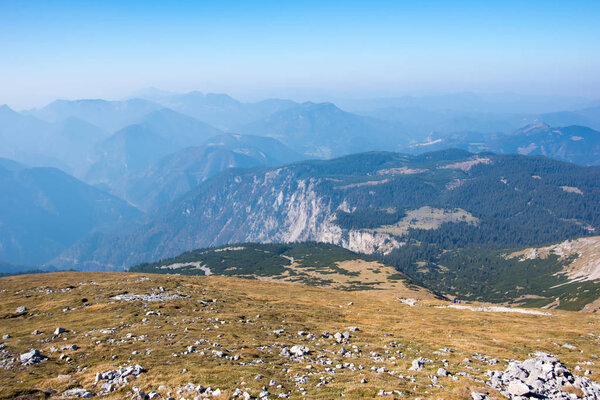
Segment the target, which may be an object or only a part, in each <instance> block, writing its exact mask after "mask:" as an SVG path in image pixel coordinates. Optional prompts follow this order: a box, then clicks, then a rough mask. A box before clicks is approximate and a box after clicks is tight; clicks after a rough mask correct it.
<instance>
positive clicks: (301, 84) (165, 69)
mask: <svg viewBox="0 0 600 400" xmlns="http://www.w3.org/2000/svg"><path fill="white" fill-rule="evenodd" d="M415 3H417V4H415ZM149 86H155V87H159V88H162V89H167V90H175V91H187V90H194V89H195V90H201V91H219V92H227V93H230V94H232V95H234V96H238V97H242V98H251V97H252V96H255V97H262V96H281V97H310V96H311V95H312V96H322V95H327V94H335V95H348V96H375V95H401V94H407V93H443V92H453V91H475V92H504V91H512V92H518V93H526V94H564V95H575V96H584V97H595V98H600V1H599V0H592V1H577V0H573V1H566V0H565V1H552V0H545V1H531V0H530V1H509V0H505V1H498V2H495V1H486V0H479V1H463V2H459V1H418V2H417V1H411V2H402V1H389V2H385V1H373V0H371V1H364V2H359V1H349V0H345V1H326V0H319V1H307V0H304V1H286V0H276V1H271V0H261V1H253V0H243V1H221V0H212V1H206V2H202V1H189V2H186V1H177V2H175V1H173V2H171V1H162V2H152V1H124V0H123V1H109V0H98V1H80V0H78V1H60V0H53V1H47V0H43V1H28V0H15V1H12V0H1V1H0V104H2V103H8V104H9V105H11V106H14V107H17V108H19V107H26V106H30V105H40V104H42V103H44V102H46V101H48V100H51V99H53V98H56V97H61V98H77V97H119V96H125V95H127V94H129V93H131V92H132V91H135V90H137V89H141V88H144V87H149Z"/></svg>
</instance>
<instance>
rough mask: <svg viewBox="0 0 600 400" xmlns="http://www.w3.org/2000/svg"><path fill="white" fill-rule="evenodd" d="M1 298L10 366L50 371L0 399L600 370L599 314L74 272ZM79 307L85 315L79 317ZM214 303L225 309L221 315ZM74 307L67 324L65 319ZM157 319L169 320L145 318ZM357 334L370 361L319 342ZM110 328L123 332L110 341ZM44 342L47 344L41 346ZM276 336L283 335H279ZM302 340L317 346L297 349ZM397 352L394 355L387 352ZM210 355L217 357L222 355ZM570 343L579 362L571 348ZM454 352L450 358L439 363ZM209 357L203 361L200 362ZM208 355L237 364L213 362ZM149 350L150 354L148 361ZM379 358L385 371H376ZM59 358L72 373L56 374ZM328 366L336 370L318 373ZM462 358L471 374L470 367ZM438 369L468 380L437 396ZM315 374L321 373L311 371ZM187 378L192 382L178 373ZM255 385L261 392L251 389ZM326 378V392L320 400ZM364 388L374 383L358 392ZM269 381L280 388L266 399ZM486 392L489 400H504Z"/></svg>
mask: <svg viewBox="0 0 600 400" xmlns="http://www.w3.org/2000/svg"><path fill="white" fill-rule="evenodd" d="M142 277H148V278H149V279H147V280H146V279H144V280H142V279H141V278H142ZM92 282H95V283H94V284H92ZM159 287H163V288H164V290H165V292H164V293H171V294H173V293H179V294H180V295H184V296H187V297H184V298H175V299H172V300H167V301H164V302H148V303H143V302H141V301H134V302H125V301H119V300H112V299H111V297H113V296H115V295H118V294H122V293H124V292H129V293H133V294H150V293H152V292H153V291H156V290H157V288H159ZM0 296H1V297H0V298H1V300H0V318H2V320H1V321H0V323H1V325H0V330H1V334H2V335H5V334H8V335H10V336H11V337H10V338H8V339H5V340H3V341H2V342H3V343H5V344H6V349H5V350H4V351H5V352H6V353H5V354H6V355H8V356H9V357H11V356H15V357H17V358H18V355H19V354H21V353H23V352H26V351H28V350H29V349H31V348H36V349H39V350H40V351H42V353H43V354H44V355H45V356H47V357H49V359H48V360H47V361H45V362H43V363H41V364H38V365H35V366H21V365H20V364H19V363H14V364H13V367H12V368H8V369H0V398H14V397H16V396H18V395H28V394H29V395H31V396H34V397H32V398H38V397H39V398H41V397H43V394H42V392H43V391H46V392H48V393H50V392H52V391H53V390H54V391H57V392H58V393H60V392H62V391H64V390H66V389H68V388H73V387H83V388H86V389H89V390H92V391H95V392H96V391H97V390H98V387H96V386H94V378H95V374H96V372H99V371H106V370H110V369H115V368H116V367H117V366H119V365H125V364H140V365H142V366H143V367H144V368H146V369H147V372H146V373H144V374H142V375H140V377H139V378H138V379H136V380H135V381H134V382H133V383H132V384H131V385H129V386H127V387H125V388H122V389H119V390H117V391H115V392H113V393H111V394H110V395H109V396H107V397H106V398H109V399H121V398H124V397H128V396H129V395H130V392H131V387H132V385H136V386H138V387H140V388H142V389H143V390H145V391H146V392H150V391H152V390H157V388H158V386H159V385H161V384H164V385H165V389H164V390H161V391H160V394H161V396H166V395H167V392H170V393H171V395H173V397H175V398H180V397H186V398H193V397H194V396H187V395H185V394H184V393H182V394H181V395H176V392H177V390H178V389H179V388H181V387H183V386H184V385H185V384H186V383H188V382H192V383H195V384H202V385H204V386H212V387H213V388H217V387H218V388H220V389H221V390H222V391H223V392H224V394H223V396H222V397H223V398H227V397H228V396H229V394H231V393H232V392H233V391H234V390H235V388H238V387H239V388H242V389H244V390H248V391H249V392H250V393H251V394H253V395H255V396H256V395H258V393H259V392H260V391H262V390H263V387H265V386H266V387H267V389H268V390H269V391H270V392H271V394H272V396H271V397H276V395H277V394H278V393H282V392H286V393H288V392H289V393H291V398H311V399H331V398H334V397H339V396H340V395H341V394H344V395H345V397H346V398H374V397H377V396H376V395H377V392H378V391H379V390H380V389H384V390H399V391H402V392H403V393H404V396H403V397H402V398H415V397H421V398H423V399H439V398H442V397H443V398H444V399H447V400H451V399H464V398H467V395H468V392H469V391H470V390H484V389H485V385H482V384H481V383H480V382H478V381H477V380H478V379H485V371H486V370H488V369H504V368H505V367H506V361H505V360H506V359H525V358H528V354H530V353H532V352H535V351H545V352H549V353H552V354H556V355H557V356H558V357H559V358H560V359H561V361H562V362H563V363H565V364H566V365H567V367H568V368H570V369H572V370H573V369H574V367H575V366H576V365H577V363H578V362H587V361H592V362H596V363H597V359H596V358H595V356H596V355H597V354H599V353H600V342H599V340H600V338H599V336H598V332H600V321H599V320H598V316H597V315H595V314H588V313H583V312H579V313H574V312H561V311H554V310H553V311H551V313H552V315H551V316H542V315H526V314H513V313H483V312H473V311H466V310H455V309H445V308H444V309H440V308H436V306H439V305H443V303H442V302H441V301H436V300H424V301H422V302H420V303H419V304H418V305H417V306H415V307H409V306H407V305H405V304H402V303H400V302H399V301H397V300H395V298H394V296H393V295H389V296H384V295H381V294H378V295H377V296H374V295H373V294H372V293H368V292H343V291H338V290H333V289H325V288H315V287H308V286H302V285H291V284H285V283H273V282H260V281H255V280H254V281H249V280H242V279H236V278H223V277H181V276H169V275H142V274H124V273H121V274H119V273H83V272H65V273H53V274H42V275H29V276H18V277H8V278H2V279H0ZM83 299H87V304H89V306H83V303H84V302H83V301H82V300H83ZM212 299H217V301H216V302H214V303H213V302H212ZM201 301H205V302H207V303H206V304H203V303H202V302H201ZM350 302H352V303H353V304H352V305H350ZM22 305H24V306H26V307H27V308H28V311H27V314H25V315H22V316H18V317H14V313H15V309H16V308H17V307H18V306H22ZM65 307H71V308H72V310H71V311H66V312H63V311H62V310H63V309H64V308H65ZM148 311H156V312H160V315H148V316H146V312H148ZM258 314H260V318H257V315H258ZM13 317H14V318H13ZM145 318H148V320H147V321H145ZM216 318H218V319H219V320H218V321H217V320H216ZM241 320H244V321H245V320H249V321H250V322H244V323H242V322H240V321H241ZM59 326H61V327H64V328H66V329H67V330H68V332H66V333H64V334H62V335H60V336H59V337H54V335H53V333H52V332H53V331H54V329H55V328H56V327H59ZM157 326H160V327H161V328H157ZM349 326H357V327H359V328H360V331H359V332H352V333H351V334H352V337H351V339H350V342H349V343H347V344H344V345H343V347H344V348H346V349H347V350H351V349H352V346H357V347H358V348H359V349H360V350H361V353H360V354H359V353H353V354H354V356H352V357H342V356H341V355H340V354H338V351H339V350H340V348H341V347H342V345H339V344H336V343H335V341H334V340H331V339H325V338H322V337H321V333H322V332H323V331H329V332H331V333H335V332H338V331H345V330H346V329H347V327H349ZM106 328H114V330H113V331H111V332H105V333H103V332H101V330H102V329H106ZM35 329H38V330H40V331H42V332H43V333H42V334H41V335H32V334H31V332H32V331H33V330H35ZM277 329H284V332H283V333H282V334H281V335H277V334H275V333H273V331H274V330H277ZM298 331H305V332H309V333H312V334H315V335H316V336H317V338H316V339H315V340H311V339H309V338H307V337H306V336H299V335H298V334H297V332H298ZM128 334H131V335H128ZM388 335H393V336H388ZM200 339H204V340H206V341H207V342H206V343H205V344H199V345H195V346H196V347H197V348H198V352H195V353H190V354H183V353H184V352H185V350H186V347H187V346H189V345H194V343H195V342H196V341H198V340H200ZM393 342H396V344H395V346H396V347H392V344H393ZM214 343H219V344H220V345H221V346H220V347H213V344H214ZM565 343H569V344H571V345H573V346H575V347H576V348H577V350H570V349H568V348H565V347H562V345H563V344H565ZM67 344H68V345H71V344H77V346H79V349H77V350H74V351H73V350H69V351H59V352H55V353H52V352H51V351H50V348H51V347H52V346H54V347H63V346H66V345H67ZM295 344H302V345H305V346H307V347H308V348H310V349H311V351H312V354H310V355H308V358H306V359H301V360H290V359H288V358H285V357H282V356H281V355H280V350H281V347H283V346H287V347H291V346H292V345H295ZM446 347H448V348H450V349H452V350H453V352H452V353H442V352H440V351H439V350H440V349H441V348H446ZM204 348H206V349H207V350H206V351H205V354H201V353H200V352H199V351H201V350H202V349H204ZM212 349H219V350H222V351H225V352H226V353H227V354H229V355H231V356H235V355H238V356H240V359H239V360H229V359H225V358H218V357H214V356H213V355H212V353H211V351H212ZM147 350H151V352H150V353H149V354H146V351H147ZM133 352H137V353H135V354H134V353H133ZM371 352H376V353H378V354H380V355H381V356H383V357H385V359H383V360H380V361H377V360H375V359H373V358H372V357H371ZM386 352H389V354H387V355H386ZM62 353H64V354H67V355H68V356H69V357H70V359H71V360H70V361H68V360H60V359H59V356H60V354H62ZM400 353H401V354H400ZM174 354H177V355H178V356H177V357H174ZM477 354H479V355H486V356H488V357H489V358H496V359H498V360H499V363H498V365H494V366H490V365H488V364H487V363H486V362H485V361H483V360H480V359H478V358H477V356H476V355H477ZM319 355H321V356H323V357H321V358H318V356H319ZM113 356H116V358H114V359H113ZM392 356H394V357H395V359H392V358H391V357H392ZM419 356H422V357H426V358H429V359H431V360H433V361H434V362H433V363H432V364H427V365H426V368H425V369H424V370H423V371H421V372H414V371H409V367H410V363H411V361H412V360H413V359H414V358H416V357H419ZM327 358H329V359H331V360H332V363H333V365H330V366H327V365H320V364H321V362H320V361H323V360H325V359H327ZM465 358H469V359H470V360H471V362H470V363H466V362H464V361H463V360H464V359H465ZM443 359H446V360H447V361H448V363H449V366H448V367H447V369H448V370H449V371H450V372H452V373H454V374H456V373H458V372H466V373H468V374H469V375H470V376H469V377H464V376H458V378H459V379H458V380H457V381H454V380H452V379H451V378H449V377H448V378H445V377H440V378H439V382H438V383H439V385H441V386H442V387H437V386H435V385H432V381H431V379H430V376H431V375H435V371H436V370H437V368H439V367H440V366H442V360H443ZM6 360H7V359H6V358H5V359H4V361H3V362H5V361H6ZM259 360H261V361H262V362H261V363H259V362H257V361H259ZM240 363H245V364H247V365H241V364H240ZM342 363H354V364H355V366H356V367H358V365H362V366H363V367H364V368H363V369H362V370H359V369H356V370H354V371H353V370H351V369H348V368H344V369H338V370H335V373H333V374H330V373H329V372H328V371H325V368H331V367H335V364H342ZM307 365H312V366H313V368H312V369H310V370H309V369H307ZM373 366H376V367H385V368H386V370H387V371H392V372H395V374H394V375H392V374H389V373H377V372H375V371H372V370H371V367H373ZM586 368H589V369H591V370H592V372H593V375H592V376H597V374H599V373H600V370H599V369H598V367H597V365H586ZM184 369H186V370H187V372H186V373H182V371H183V370H184ZM284 369H285V370H284ZM259 374H260V375H261V376H262V377H263V378H261V379H257V380H255V376H256V375H259ZM296 374H298V376H302V375H305V376H306V377H307V382H306V383H305V384H302V385H301V387H302V388H303V389H304V391H305V394H302V393H301V392H300V391H299V386H297V385H296V384H295V382H294V381H293V378H294V377H295V376H296ZM309 374H310V375H309ZM59 375H69V376H61V377H59ZM400 375H401V376H403V377H404V379H401V378H400V377H399V376H400ZM455 376H456V375H455ZM320 377H323V378H324V379H326V380H328V381H329V383H328V384H326V385H323V386H321V387H317V386H316V385H317V384H318V383H319V382H320ZM363 378H364V379H366V381H367V383H360V381H361V379H363ZM271 379H273V380H275V381H276V382H277V384H281V385H282V387H281V388H280V389H278V388H276V387H268V382H269V380H271ZM485 390H486V391H488V392H489V393H490V395H491V396H492V398H501V396H500V395H499V394H498V393H496V392H493V391H491V390H490V389H485ZM378 398H383V397H378Z"/></svg>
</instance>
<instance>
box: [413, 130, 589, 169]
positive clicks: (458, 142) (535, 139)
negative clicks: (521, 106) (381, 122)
mask: <svg viewBox="0 0 600 400" xmlns="http://www.w3.org/2000/svg"><path fill="white" fill-rule="evenodd" d="M449 147H455V148H461V149H466V150H469V151H476V152H477V151H491V152H494V153H501V154H524V155H543V156H546V157H550V158H554V159H556V160H562V161H568V162H572V163H576V164H581V165H600V132H598V131H595V130H593V129H590V128H587V127H585V126H577V125H573V126H566V127H563V128H556V127H551V126H549V125H547V124H534V125H528V126H526V127H524V128H522V129H519V130H517V131H515V132H512V133H509V134H493V135H484V134H481V133H477V132H475V133H474V132H465V133H455V134H452V135H448V136H441V137H436V136H432V137H430V138H429V139H428V140H427V141H425V142H423V143H418V144H414V145H412V146H410V149H411V150H412V151H416V152H421V151H432V150H437V149H444V148H449Z"/></svg>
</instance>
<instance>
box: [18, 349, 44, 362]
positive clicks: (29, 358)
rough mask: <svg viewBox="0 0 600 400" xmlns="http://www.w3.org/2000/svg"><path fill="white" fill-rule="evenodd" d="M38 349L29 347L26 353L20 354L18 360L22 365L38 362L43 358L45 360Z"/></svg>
mask: <svg viewBox="0 0 600 400" xmlns="http://www.w3.org/2000/svg"><path fill="white" fill-rule="evenodd" d="M47 359H48V358H47V357H44V356H43V355H42V353H40V351H39V350H36V349H31V350H29V351H28V352H27V353H23V354H21V357H20V360H21V364H23V365H34V364H39V363H41V362H42V361H44V360H47Z"/></svg>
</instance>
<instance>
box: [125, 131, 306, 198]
mask: <svg viewBox="0 0 600 400" xmlns="http://www.w3.org/2000/svg"><path fill="white" fill-rule="evenodd" d="M300 159H302V156H300V154H298V153H296V152H294V151H292V150H290V149H289V148H288V147H286V146H284V145H283V144H281V143H280V142H279V141H277V140H275V139H272V138H266V137H260V136H249V135H233V134H222V135H219V136H215V137H213V138H211V139H209V140H207V141H206V142H205V143H204V144H203V145H202V146H194V147H187V148H185V149H182V150H179V151H177V152H175V153H173V154H170V155H168V156H166V157H164V158H162V159H160V160H158V161H157V162H155V163H153V164H152V165H150V166H149V167H148V168H146V169H144V170H143V171H140V172H138V173H133V174H128V175H125V176H124V177H123V179H121V180H117V183H116V185H115V186H116V188H117V193H118V194H120V195H121V196H122V197H123V198H125V199H127V200H128V201H130V202H131V203H133V204H135V205H136V206H138V207H139V208H141V209H142V210H150V209H153V208H155V207H158V206H161V205H164V204H167V203H169V202H170V201H172V200H174V199H176V198H178V197H180V196H182V195H183V194H185V193H187V192H188V191H189V190H191V189H192V188H194V187H196V186H197V185H199V184H200V183H202V182H204V181H205V180H207V179H208V178H211V177H213V176H215V175H217V174H218V173H220V172H221V171H223V170H225V169H228V168H244V167H253V166H258V165H278V164H285V163H289V162H293V161H297V160H300ZM119 190H120V191H122V192H119Z"/></svg>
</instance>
